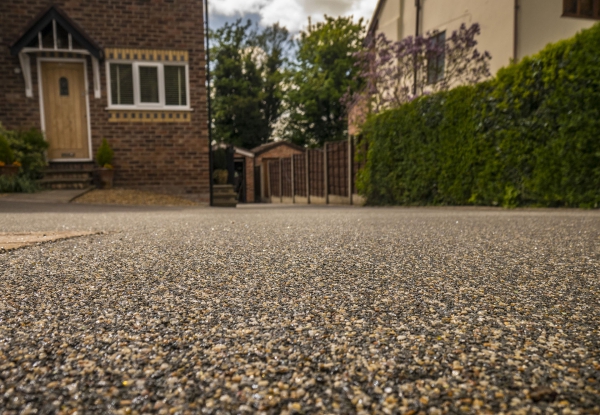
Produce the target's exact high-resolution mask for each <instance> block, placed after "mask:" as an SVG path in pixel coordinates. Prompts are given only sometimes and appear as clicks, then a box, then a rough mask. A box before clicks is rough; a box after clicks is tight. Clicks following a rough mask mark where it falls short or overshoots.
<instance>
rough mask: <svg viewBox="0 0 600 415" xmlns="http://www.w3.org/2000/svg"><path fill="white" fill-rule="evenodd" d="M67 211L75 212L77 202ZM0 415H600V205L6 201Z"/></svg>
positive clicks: (1, 223) (0, 262)
mask: <svg viewBox="0 0 600 415" xmlns="http://www.w3.org/2000/svg"><path fill="white" fill-rule="evenodd" d="M65 209H68V208H65ZM65 228H68V229H73V230H78V231H102V232H104V234H101V235H92V236H88V237H81V238H77V239H72V240H62V241H57V242H53V243H50V244H44V245H40V246H35V247H30V248H24V249H19V250H15V251H10V252H5V253H1V254H0V287H1V288H2V289H0V413H3V414H10V415H12V414H74V413H78V414H150V413H152V414H154V413H157V414H195V413H206V414H228V413H267V414H271V413H272V414H275V413H284V414H292V413H339V414H351V413H364V414H367V413H383V414H396V413H402V414H446V413H451V414H454V413H490V414H491V413H506V414H509V413H511V414H513V413H514V414H520V413H523V414H525V413H533V414H536V413H540V414H541V413H544V414H546V413H557V414H586V413H587V414H598V413H600V335H599V332H598V330H599V327H600V266H599V262H598V261H599V259H600V213H599V212H597V211H575V210H515V211H504V210H500V209H473V208H471V209H467V208H439V209H438V208H428V209H417V208H415V209H392V208H389V209H386V208H342V207H339V208H335V207H323V208H317V207H312V208H290V207H288V208H275V207H268V208H246V209H235V210H234V209H223V210H219V209H208V208H204V209H181V210H174V209H171V210H167V209H165V210H148V211H145V210H143V209H139V210H135V211H133V210H132V211H116V210H115V211H111V210H110V209H107V210H106V211H105V212H94V213H81V212H80V211H77V212H68V211H66V212H48V213H44V212H37V213H29V214H21V213H6V214H3V215H2V216H0V230H2V231H3V232H16V231H38V232H39V231H49V230H64V229H65Z"/></svg>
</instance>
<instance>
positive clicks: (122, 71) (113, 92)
mask: <svg viewBox="0 0 600 415" xmlns="http://www.w3.org/2000/svg"><path fill="white" fill-rule="evenodd" d="M110 96H111V99H112V104H113V105H133V69H132V66H131V64H115V63H111V64H110Z"/></svg>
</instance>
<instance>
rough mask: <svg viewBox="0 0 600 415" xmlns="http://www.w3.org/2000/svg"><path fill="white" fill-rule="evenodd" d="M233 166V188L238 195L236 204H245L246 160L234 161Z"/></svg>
mask: <svg viewBox="0 0 600 415" xmlns="http://www.w3.org/2000/svg"><path fill="white" fill-rule="evenodd" d="M233 164H234V167H233V171H234V173H233V188H234V190H235V193H237V195H238V202H240V203H246V174H245V172H246V160H245V159H236V160H235V161H234V163H233Z"/></svg>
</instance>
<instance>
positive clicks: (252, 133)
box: [211, 19, 289, 148]
mask: <svg viewBox="0 0 600 415" xmlns="http://www.w3.org/2000/svg"><path fill="white" fill-rule="evenodd" d="M213 37H214V38H216V41H217V42H216V45H215V46H214V48H213V50H212V53H211V58H212V62H211V65H212V67H213V70H212V83H213V85H212V86H213V88H212V90H213V125H214V137H215V139H216V140H217V141H219V142H225V143H228V144H234V145H237V146H240V147H246V148H253V147H256V146H258V145H260V144H263V143H266V142H267V141H268V140H269V139H270V138H271V134H272V131H273V126H274V124H275V123H276V122H277V120H278V118H279V116H280V115H281V107H282V103H281V101H282V83H283V73H282V71H283V67H284V66H285V64H286V57H285V49H286V47H287V44H288V43H289V34H288V31H287V29H285V28H284V27H281V26H279V25H277V24H276V25H273V26H270V27H267V28H266V29H264V30H263V31H262V32H261V31H259V30H257V29H256V28H253V27H252V23H251V22H250V21H249V20H248V21H247V22H246V23H243V22H242V21H241V19H240V20H237V21H236V22H235V23H227V24H225V25H224V26H223V27H222V28H220V29H218V30H217V31H216V32H215V33H214V34H213Z"/></svg>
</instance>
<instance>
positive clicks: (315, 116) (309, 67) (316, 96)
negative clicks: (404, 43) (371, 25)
mask: <svg viewBox="0 0 600 415" xmlns="http://www.w3.org/2000/svg"><path fill="white" fill-rule="evenodd" d="M364 33H365V28H364V25H363V21H362V19H361V20H359V21H358V22H356V23H355V22H353V19H352V17H338V18H332V17H328V16H325V21H324V22H322V23H317V24H315V25H309V27H308V29H307V30H306V31H304V32H301V33H300V39H299V40H298V41H297V55H296V56H297V57H296V63H295V67H294V68H293V70H292V71H291V74H290V86H289V90H288V91H287V111H288V114H287V116H288V118H287V125H286V128H285V133H286V137H285V138H287V139H290V140H291V141H293V142H294V143H296V144H300V145H306V144H308V145H315V146H316V145H321V144H323V143H324V142H325V141H332V140H342V139H345V138H346V135H347V128H348V123H347V111H346V106H345V105H343V103H342V102H341V101H340V99H341V98H342V96H343V95H344V93H345V92H346V91H348V90H350V91H356V90H358V89H359V87H360V85H361V83H362V81H361V79H360V78H359V77H357V76H356V75H357V72H358V67H357V66H356V65H355V63H356V61H357V57H356V55H355V54H356V52H358V51H359V50H360V49H361V47H362V40H363V36H364Z"/></svg>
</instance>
